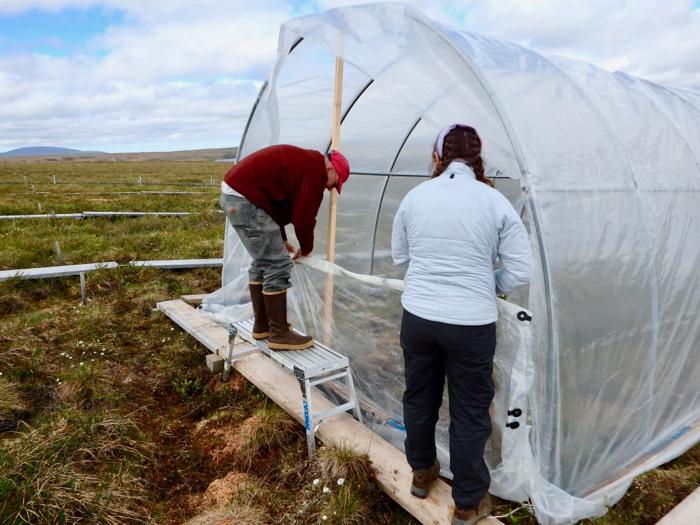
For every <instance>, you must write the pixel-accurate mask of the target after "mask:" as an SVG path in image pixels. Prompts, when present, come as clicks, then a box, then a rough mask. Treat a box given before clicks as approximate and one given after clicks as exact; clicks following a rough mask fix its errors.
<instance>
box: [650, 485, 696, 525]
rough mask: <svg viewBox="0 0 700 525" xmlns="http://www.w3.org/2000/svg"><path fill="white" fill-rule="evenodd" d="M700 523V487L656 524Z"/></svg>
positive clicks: (685, 524) (687, 524) (689, 524)
mask: <svg viewBox="0 0 700 525" xmlns="http://www.w3.org/2000/svg"><path fill="white" fill-rule="evenodd" d="M697 523H700V488H697V489H695V491H694V492H691V493H690V495H689V496H687V497H686V498H685V499H684V500H683V501H681V502H680V503H679V504H678V505H676V506H675V507H674V508H673V510H672V511H671V512H669V513H668V514H666V515H665V516H664V517H663V518H661V520H659V521H658V522H657V524H656V525H691V524H697Z"/></svg>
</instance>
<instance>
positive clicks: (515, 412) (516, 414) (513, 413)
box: [508, 408, 523, 417]
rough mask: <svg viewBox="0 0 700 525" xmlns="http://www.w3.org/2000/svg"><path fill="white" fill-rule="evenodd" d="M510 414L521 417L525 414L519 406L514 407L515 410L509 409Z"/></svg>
mask: <svg viewBox="0 0 700 525" xmlns="http://www.w3.org/2000/svg"><path fill="white" fill-rule="evenodd" d="M508 415H509V416H513V417H520V416H522V415H523V411H522V410H520V409H519V408H514V409H513V410H509V411H508Z"/></svg>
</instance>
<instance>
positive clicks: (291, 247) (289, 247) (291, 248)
mask: <svg viewBox="0 0 700 525" xmlns="http://www.w3.org/2000/svg"><path fill="white" fill-rule="evenodd" d="M284 247H285V248H287V251H288V252H289V253H295V252H296V251H297V249H296V248H295V247H294V245H293V244H292V243H291V242H289V241H284Z"/></svg>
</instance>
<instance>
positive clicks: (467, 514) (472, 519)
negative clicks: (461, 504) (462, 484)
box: [452, 492, 491, 525]
mask: <svg viewBox="0 0 700 525" xmlns="http://www.w3.org/2000/svg"><path fill="white" fill-rule="evenodd" d="M489 514H491V496H489V494H488V492H487V493H486V495H485V496H484V497H483V498H481V501H480V502H479V508H477V509H460V508H457V507H455V512H454V515H453V516H452V525H476V523H477V522H478V521H479V520H480V519H482V518H485V517H486V516H488V515H489Z"/></svg>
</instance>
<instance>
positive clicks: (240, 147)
mask: <svg viewBox="0 0 700 525" xmlns="http://www.w3.org/2000/svg"><path fill="white" fill-rule="evenodd" d="M302 40H304V37H303V36H300V37H299V38H297V39H296V41H295V42H294V43H293V44H292V46H291V47H290V48H289V51H288V52H287V55H290V54H291V53H292V51H294V49H296V47H297V46H298V45H299V44H301V42H302ZM268 82H269V81H267V80H266V81H265V82H264V83H263V85H262V86H261V87H260V91H258V96H257V98H256V99H255V102H254V103H253V108H252V109H251V110H250V114H249V115H248V120H247V121H246V123H245V128H244V129H243V134H242V135H241V142H240V144H239V145H238V151H237V152H236V163H238V161H239V160H241V152H242V151H243V145H244V144H245V139H246V136H247V135H248V129H250V124H251V123H252V122H253V118H254V117H255V111H256V110H257V109H258V106H259V105H260V100H261V99H262V97H263V95H264V94H265V90H266V89H267V85H268Z"/></svg>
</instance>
